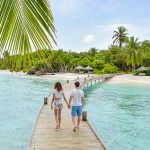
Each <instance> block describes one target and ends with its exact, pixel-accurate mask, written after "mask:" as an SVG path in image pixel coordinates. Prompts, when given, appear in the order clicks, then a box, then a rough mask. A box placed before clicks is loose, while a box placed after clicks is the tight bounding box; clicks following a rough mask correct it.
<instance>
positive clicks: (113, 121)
mask: <svg viewBox="0 0 150 150" xmlns="http://www.w3.org/2000/svg"><path fill="white" fill-rule="evenodd" d="M85 93H86V94H85V95H86V97H88V98H87V100H86V107H85V109H86V110H87V111H88V119H89V122H90V124H91V125H92V127H93V128H94V130H95V131H96V133H97V134H98V136H99V137H101V138H102V140H103V141H104V142H105V143H106V145H107V146H108V148H109V149H110V150H149V149H150V86H144V85H142V84H135V85H126V84H108V83H107V82H106V83H100V84H98V85H96V86H94V87H92V88H89V89H86V90H85Z"/></svg>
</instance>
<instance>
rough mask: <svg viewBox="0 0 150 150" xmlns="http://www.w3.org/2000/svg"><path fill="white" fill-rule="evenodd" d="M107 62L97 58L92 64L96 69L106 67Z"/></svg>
mask: <svg viewBox="0 0 150 150" xmlns="http://www.w3.org/2000/svg"><path fill="white" fill-rule="evenodd" d="M104 64H105V62H103V61H102V60H98V59H95V60H94V61H93V62H92V63H91V66H92V67H93V68H95V69H98V70H101V69H103V67H104Z"/></svg>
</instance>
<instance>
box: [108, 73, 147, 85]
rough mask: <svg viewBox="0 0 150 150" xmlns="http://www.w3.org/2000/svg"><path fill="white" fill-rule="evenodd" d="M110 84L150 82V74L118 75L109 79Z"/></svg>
mask: <svg viewBox="0 0 150 150" xmlns="http://www.w3.org/2000/svg"><path fill="white" fill-rule="evenodd" d="M108 83H109V84H115V83H116V84H118V83H126V84H128V83H132V84H133V83H134V84H136V83H141V84H150V76H133V75H131V74H123V75H116V76H114V77H113V78H112V79H110V80H109V82H108Z"/></svg>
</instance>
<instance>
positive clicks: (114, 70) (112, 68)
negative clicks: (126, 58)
mask: <svg viewBox="0 0 150 150" xmlns="http://www.w3.org/2000/svg"><path fill="white" fill-rule="evenodd" d="M102 72H103V73H104V74H110V73H117V72H118V68H117V67H116V66H113V65H111V64H105V65H104V68H103V70H102Z"/></svg>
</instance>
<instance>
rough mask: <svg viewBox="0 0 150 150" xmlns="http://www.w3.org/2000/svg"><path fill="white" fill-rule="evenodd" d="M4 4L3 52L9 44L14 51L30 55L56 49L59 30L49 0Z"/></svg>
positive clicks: (0, 49) (6, 1)
mask: <svg viewBox="0 0 150 150" xmlns="http://www.w3.org/2000/svg"><path fill="white" fill-rule="evenodd" d="M0 5H1V6H0V8H1V10H0V32H1V33H0V34H1V36H0V52H5V51H6V49H5V48H6V47H7V48H8V49H9V52H10V53H11V54H17V55H18V54H19V55H30V52H32V51H33V50H39V49H46V48H47V49H48V48H49V49H52V46H51V42H50V41H53V42H54V43H56V42H55V39H54V37H55V31H56V29H55V27H54V23H53V22H54V19H53V15H52V11H51V8H50V5H49V2H48V0H38V1H32V0H31V1H30V0H24V1H19V0H1V3H0ZM41 52H43V51H41ZM41 56H42V55H41ZM31 59H32V57H28V61H31ZM24 61H25V60H24ZM32 61H33V60H32ZM16 70H17V71H18V70H19V68H17V69H16Z"/></svg>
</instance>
